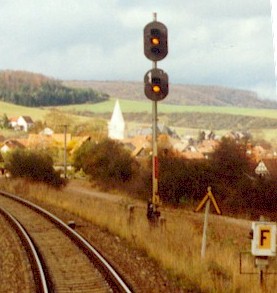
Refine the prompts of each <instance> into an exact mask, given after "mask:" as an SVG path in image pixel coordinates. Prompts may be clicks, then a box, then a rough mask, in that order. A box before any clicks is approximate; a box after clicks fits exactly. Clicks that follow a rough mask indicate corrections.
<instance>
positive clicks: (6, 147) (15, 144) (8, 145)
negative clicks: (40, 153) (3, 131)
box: [0, 139, 25, 153]
mask: <svg viewBox="0 0 277 293" xmlns="http://www.w3.org/2000/svg"><path fill="white" fill-rule="evenodd" d="M16 148H21V149H23V148H25V146H24V145H23V144H22V143H20V142H19V141H17V140H15V139H9V140H6V141H4V143H3V145H2V146H1V149H0V150H1V153H7V152H9V151H11V150H14V149H16Z"/></svg>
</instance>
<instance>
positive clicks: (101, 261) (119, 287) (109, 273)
mask: <svg viewBox="0 0 277 293" xmlns="http://www.w3.org/2000/svg"><path fill="white" fill-rule="evenodd" d="M0 194H1V195H3V196H5V197H8V198H10V199H13V200H15V201H17V202H19V203H21V204H24V205H25V206H27V207H29V208H31V209H33V210H35V211H36V212H38V213H40V214H42V215H43V216H45V217H46V218H48V219H49V220H50V221H52V222H53V223H54V224H55V225H57V226H59V227H60V228H61V229H62V230H63V231H64V233H65V234H66V235H67V236H68V237H71V238H72V240H74V241H75V243H76V244H78V246H79V247H80V249H82V250H84V251H86V254H87V256H88V257H89V258H90V259H91V261H92V262H93V264H94V265H95V266H96V267H97V269H98V270H99V272H100V273H101V274H102V275H103V276H104V278H105V279H106V281H107V282H108V284H109V285H110V287H111V289H112V290H113V292H120V293H121V292H122V293H131V292H133V291H132V289H131V286H130V285H128V284H127V283H126V282H125V281H124V280H123V278H122V277H121V276H120V275H119V273H118V272H117V271H116V270H115V269H114V268H113V267H112V266H111V265H110V264H109V262H108V261H107V260H106V259H105V258H104V257H103V256H102V255H101V253H100V252H99V251H97V250H96V249H95V248H94V247H93V246H92V245H91V244H90V243H89V242H88V241H87V240H86V239H84V238H83V237H82V236H81V235H80V234H78V233H77V232H76V231H75V230H73V229H72V228H70V227H69V226H68V225H67V224H65V223H64V222H63V221H62V220H61V219H59V218H58V217H56V216H55V215H53V214H51V213H50V212H49V211H47V210H45V209H43V208H42V207H40V206H37V205H35V204H34V203H32V202H30V201H28V200H26V199H23V198H21V197H18V196H16V195H14V194H11V193H8V192H5V191H0Z"/></svg>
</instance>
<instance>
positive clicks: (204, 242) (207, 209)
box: [201, 199, 211, 259]
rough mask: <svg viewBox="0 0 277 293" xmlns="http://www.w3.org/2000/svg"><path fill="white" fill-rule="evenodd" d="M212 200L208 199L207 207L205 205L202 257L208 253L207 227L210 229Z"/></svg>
mask: <svg viewBox="0 0 277 293" xmlns="http://www.w3.org/2000/svg"><path fill="white" fill-rule="evenodd" d="M210 202H211V200H210V199H208V200H207V202H206V207H205V218H204V227H203V236H202V248H201V258H202V259H204V258H205V254H206V243H207V229H208V216H209V211H210Z"/></svg>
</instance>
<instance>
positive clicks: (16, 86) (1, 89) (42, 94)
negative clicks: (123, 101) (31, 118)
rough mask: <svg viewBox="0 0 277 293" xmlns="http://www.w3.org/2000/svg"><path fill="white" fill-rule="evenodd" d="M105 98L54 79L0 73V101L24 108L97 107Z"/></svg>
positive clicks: (6, 72) (13, 72) (19, 73)
mask: <svg viewBox="0 0 277 293" xmlns="http://www.w3.org/2000/svg"><path fill="white" fill-rule="evenodd" d="M108 98H109V96H108V95H107V94H104V93H101V92H96V91H94V90H93V89H88V88H87V89H82V88H70V87H67V86H64V85H62V82H61V81H59V80H56V79H51V78H48V77H46V76H44V75H42V74H35V73H30V72H25V71H10V70H9V71H0V100H1V101H3V102H8V103H13V104H16V105H22V106H27V107H40V106H58V105H71V104H83V103H98V102H102V101H105V100H107V99H108Z"/></svg>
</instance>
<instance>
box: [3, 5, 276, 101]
mask: <svg viewBox="0 0 277 293" xmlns="http://www.w3.org/2000/svg"><path fill="white" fill-rule="evenodd" d="M0 4H1V18H0V54H1V68H0V69H24V70H30V71H34V72H40V73H43V74H46V75H50V76H53V77H56V78H60V79H97V80H143V76H144V74H145V72H146V71H147V70H149V69H150V68H151V67H152V64H151V62H150V61H149V60H147V59H146V58H145V56H144V54H143V28H144V26H145V25H146V24H147V23H148V22H151V21H152V19H153V14H152V13H153V12H154V11H156V12H157V16H158V20H159V21H161V22H163V23H165V24H166V26H167V27H168V32H169V54H168V56H167V57H166V59H165V60H163V61H161V62H159V63H158V66H159V67H161V68H163V69H164V70H165V71H166V72H167V73H168V75H169V79H170V82H171V83H188V84H191V83H193V84H219V85H223V86H230V87H239V88H245V89H250V90H251V89H253V90H257V91H258V93H259V94H260V95H261V96H262V97H271V98H272V96H273V94H272V93H273V92H275V78H274V62H273V47H272V32H271V18H270V2H269V0H268V2H267V1H260V0H233V1H222V0H211V1H209V2H205V1H203V0H201V1H200V0H194V1H183V0H172V1H165V0H162V1H159V2H158V3H157V2H155V3H154V2H150V1H146V0H142V1H129V0H128V1H127V0H101V1H100V0H94V1H91V0H79V1H75V0H45V1H38V0H17V1H0Z"/></svg>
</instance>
